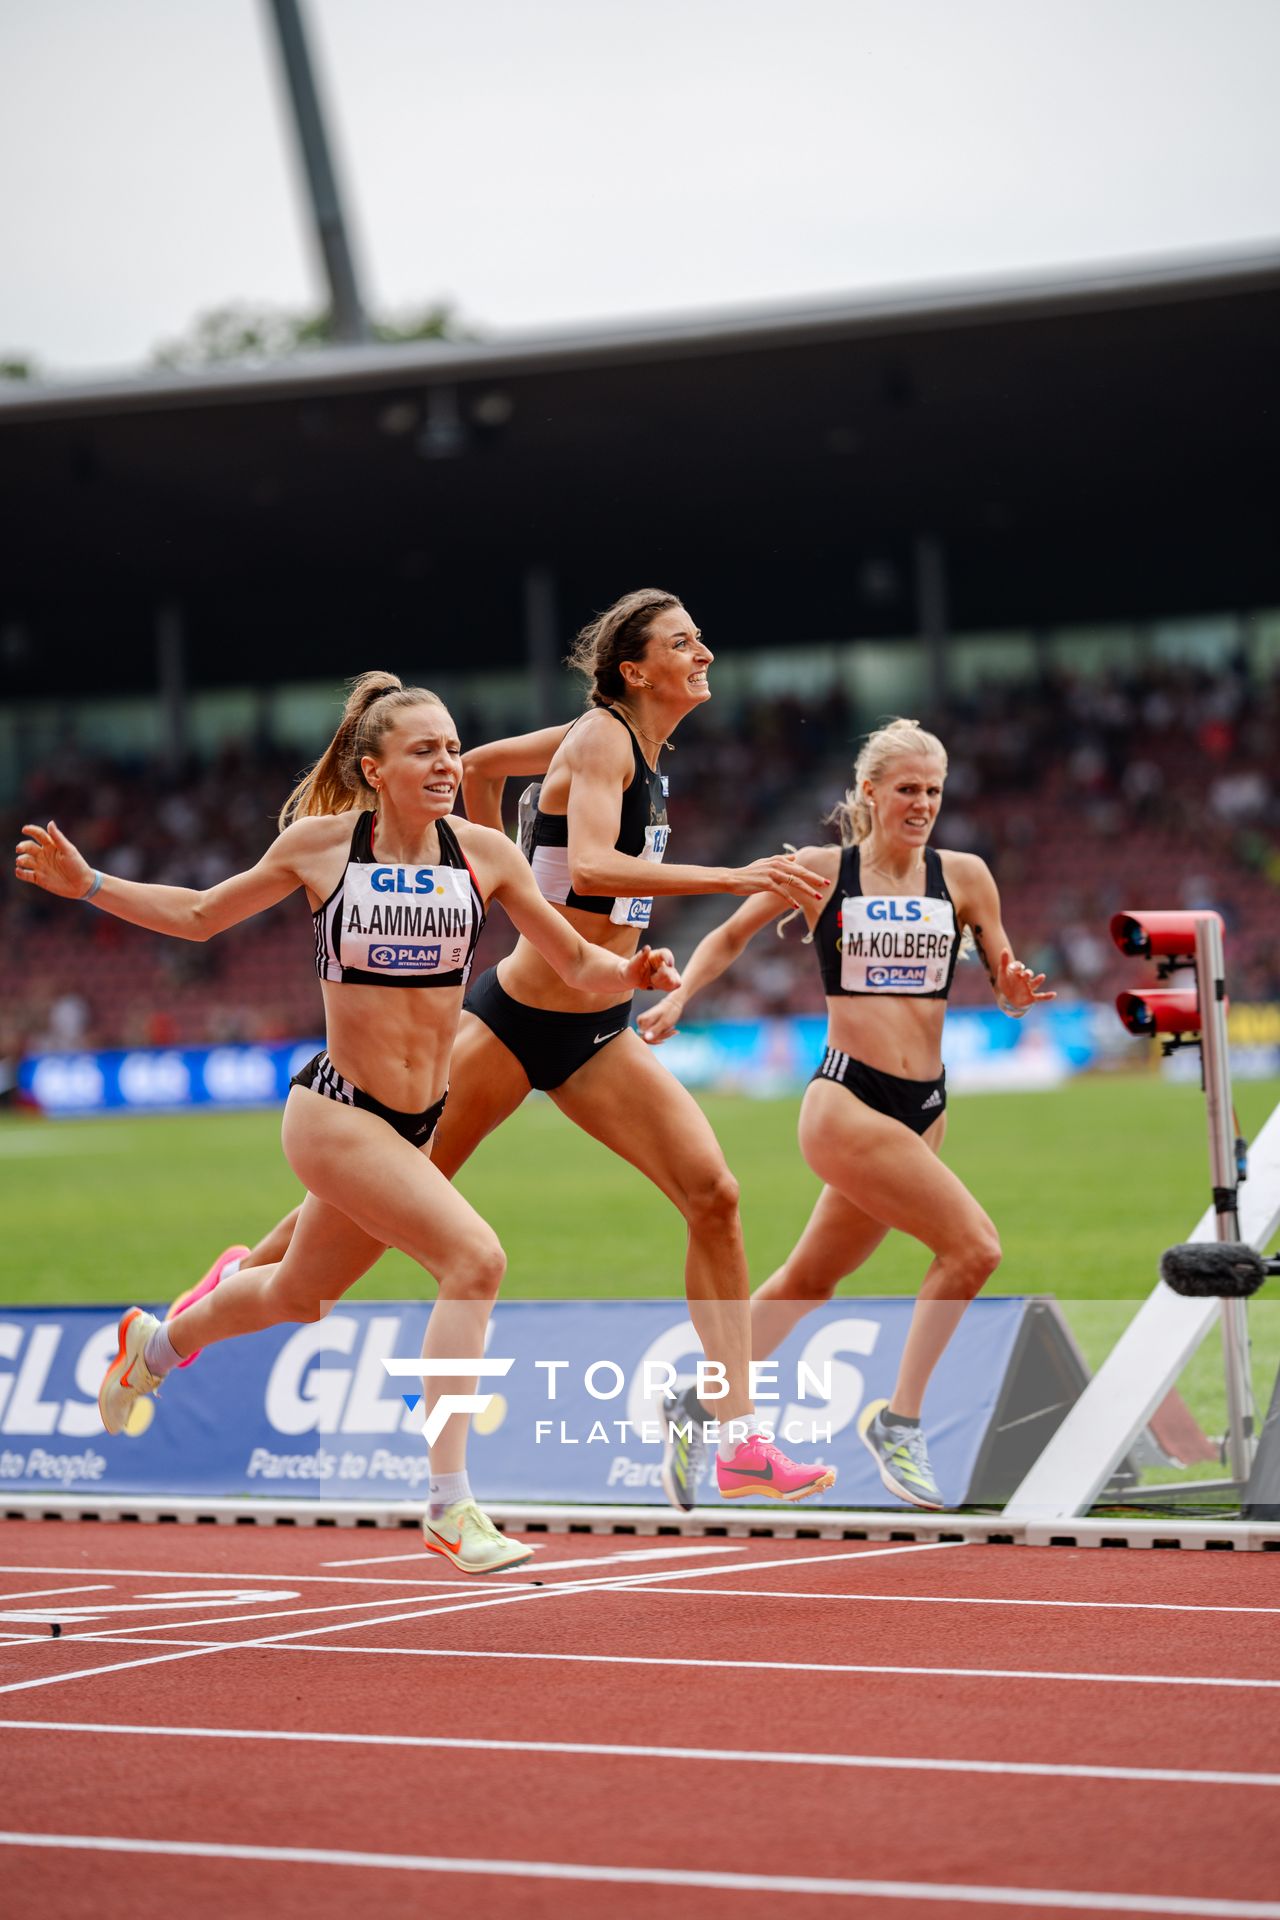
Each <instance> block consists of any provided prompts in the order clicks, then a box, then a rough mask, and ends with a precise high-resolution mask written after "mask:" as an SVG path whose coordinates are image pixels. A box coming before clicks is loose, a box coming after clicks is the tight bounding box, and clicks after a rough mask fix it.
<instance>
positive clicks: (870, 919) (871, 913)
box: [840, 894, 956, 994]
mask: <svg viewBox="0 0 1280 1920" xmlns="http://www.w3.org/2000/svg"><path fill="white" fill-rule="evenodd" d="M955 944H956V916H955V909H954V907H953V906H952V904H951V902H950V901H949V900H938V899H935V898H934V897H933V896H932V895H931V894H924V895H915V894H908V895H901V894H890V895H886V896H883V897H881V896H878V895H874V894H871V895H868V894H858V895H856V896H855V897H853V898H849V897H847V896H846V898H845V899H844V900H842V901H841V903H840V985H841V987H842V988H843V989H844V991H845V992H846V993H894V994H898V993H939V992H941V990H942V988H943V987H945V986H946V984H947V970H948V968H949V967H950V965H951V955H952V953H953V952H954V950H955Z"/></svg>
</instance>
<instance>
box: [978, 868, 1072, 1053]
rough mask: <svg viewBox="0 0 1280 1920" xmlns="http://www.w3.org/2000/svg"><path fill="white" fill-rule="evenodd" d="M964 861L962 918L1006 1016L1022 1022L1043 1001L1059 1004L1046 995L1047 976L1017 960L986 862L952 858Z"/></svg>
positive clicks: (1052, 995)
mask: <svg viewBox="0 0 1280 1920" xmlns="http://www.w3.org/2000/svg"><path fill="white" fill-rule="evenodd" d="M952 857H953V858H958V859H961V860H963V862H964V869H963V875H964V878H963V885H964V892H963V900H964V906H963V908H962V910H961V911H962V916H963V918H964V919H966V920H967V921H968V923H969V929H970V931H971V932H972V934H973V944H974V946H975V947H976V948H977V949H978V958H979V959H980V960H981V962H982V964H983V966H984V967H985V968H986V970H987V978H988V980H989V981H990V982H991V991H992V993H994V995H995V997H996V1004H997V1006H999V1007H1000V1009H1001V1010H1002V1012H1004V1013H1007V1014H1010V1015H1012V1017H1013V1018H1014V1019H1015V1020H1021V1019H1022V1017H1023V1015H1024V1014H1025V1013H1027V1012H1028V1011H1029V1010H1030V1008H1032V1007H1033V1006H1035V1005H1036V1004H1037V1003H1038V1002H1039V1001H1041V1000H1056V999H1057V997H1058V996H1057V994H1056V993H1042V992H1041V991H1040V989H1041V988H1042V987H1043V985H1044V981H1045V976H1044V975H1043V974H1042V973H1032V971H1031V969H1030V967H1026V966H1024V965H1023V963H1022V961H1021V960H1015V959H1014V957H1013V949H1012V948H1011V946H1010V944H1009V936H1008V934H1007V933H1006V932H1005V930H1004V922H1003V921H1002V919H1001V917H1000V895H999V892H998V891H997V888H996V883H995V880H994V878H993V877H992V873H991V869H990V867H988V865H987V863H986V861H985V860H980V859H979V858H978V856H977V854H975V853H968V854H962V855H959V856H952Z"/></svg>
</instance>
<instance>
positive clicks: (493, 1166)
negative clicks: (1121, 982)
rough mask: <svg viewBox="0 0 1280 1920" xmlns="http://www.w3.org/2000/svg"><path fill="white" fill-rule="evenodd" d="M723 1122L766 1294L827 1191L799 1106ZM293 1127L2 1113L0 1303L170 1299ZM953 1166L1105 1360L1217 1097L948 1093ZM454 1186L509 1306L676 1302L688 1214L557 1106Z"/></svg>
mask: <svg viewBox="0 0 1280 1920" xmlns="http://www.w3.org/2000/svg"><path fill="white" fill-rule="evenodd" d="M1278 1100H1280V1081H1274V1080H1273V1081H1264V1082H1253V1083H1248V1084H1245V1085H1242V1086H1241V1087H1240V1088H1239V1089H1238V1090H1237V1105H1238V1110H1239V1115H1240V1121H1241V1124H1242V1126H1243V1128H1244V1130H1245V1133H1246V1134H1252V1133H1254V1132H1256V1131H1257V1129H1258V1128H1259V1127H1260V1126H1261V1124H1262V1122H1263V1120H1264V1119H1265V1118H1266V1116H1267V1114H1268V1113H1270V1111H1271V1110H1272V1108H1273V1107H1274V1106H1275V1105H1276V1103H1277V1101H1278ZM705 1106H706V1110H707V1113H708V1114H709V1116H710V1118H711V1121H712V1124H713V1126H714V1127H715V1129H716V1132H717V1134H718V1135H719V1137H720V1140H721V1142H722V1143H723V1146H724V1149H725V1152H726V1155H727V1157H728V1160H729V1164H730V1165H731V1166H732V1168H733V1169H734V1172H735V1173H736V1174H737V1176H738V1178H739V1180H740V1181H741V1184H742V1212H743V1221H744V1226H745V1232H746V1241H747V1254H748V1258H749V1260H750V1264H751V1272H752V1276H753V1279H755V1280H762V1279H763V1278H764V1277H765V1276H766V1275H767V1274H768V1273H769V1272H770V1271H771V1270H772V1269H773V1268H774V1267H775V1266H776V1265H777V1264H778V1263H779V1262H780V1261H781V1260H782V1258H783V1257H784V1256H785V1254H786V1253H787V1251H788V1249H789V1248H790V1246H791V1245H792V1243H793V1241H794V1240H795V1238H796V1236H797V1234H798V1232H799V1230H800V1228H801V1226H802V1225H803V1223H804V1221H805V1219H806V1217H807V1215H808V1211H809V1208H810V1206H811V1205H812V1202H813V1199H814V1196H815V1195H816V1193H817V1190H818V1189H817V1182H816V1181H815V1180H814V1178H813V1176H812V1175H811V1174H810V1173H809V1172H808V1170H807V1168H806V1167H805V1166H804V1164H803V1162H802V1161H801V1159H800V1156H799V1152H798V1150H797V1148H796V1142H795V1121H796V1113H797V1110H798V1106H799V1101H798V1100H797V1099H787V1100H770V1101H751V1100H745V1099H738V1098H712V1099H708V1100H707V1101H706V1102H705ZM279 1124H280V1123H279V1115H278V1114H276V1113H243V1114H238V1113H236V1114H229V1113H220V1114H184V1115H180V1116H175V1117H169V1116H156V1117H133V1116H130V1117H127V1118H113V1119H109V1120H87V1121H38V1120H30V1119H22V1118H17V1117H12V1118H7V1119H5V1120H4V1121H3V1122H2V1123H0V1190H2V1191H3V1193H4V1207H3V1219H4V1234H3V1241H2V1242H0V1303H6V1304H10V1305H17V1304H37V1303H47V1304H75V1303H81V1302H93V1301H104V1302H116V1301H129V1300H165V1299H167V1298H169V1297H171V1296H172V1295H173V1294H174V1293H176V1292H177V1291H179V1290H180V1288H182V1287H184V1286H187V1285H189V1284H190V1282H191V1281H192V1279H193V1278H195V1277H198V1275H199V1274H200V1273H202V1272H203V1271H204V1269H205V1267H206V1266H207V1265H208V1263H209V1260H210V1258H211V1257H212V1255H213V1254H214V1253H216V1252H217V1250H218V1249H219V1247H221V1246H223V1245H225V1244H226V1243H228V1242H229V1241H232V1240H236V1239H242V1240H245V1241H248V1242H250V1243H252V1242H253V1241H254V1240H255V1239H256V1238H257V1237H259V1236H260V1235H261V1234H262V1233H264V1232H265V1231H266V1229H267V1228H268V1227H269V1226H270V1225H271V1224H272V1223H273V1222H274V1221H275V1219H276V1218H277V1217H278V1216H279V1215H280V1214H281V1213H283V1212H284V1211H286V1210H287V1209H288V1208H289V1207H291V1206H292V1205H293V1204H294V1203H295V1201H296V1200H297V1199H298V1198H299V1188H298V1186H297V1183H296V1181H295V1180H294V1178H293V1176H292V1174H291V1172H290V1170H289V1168H288V1167H287V1165H286V1164H285V1161H284V1158H283V1155H282V1154H281V1152H280V1146H279ZM946 1158H947V1161H948V1163H949V1164H950V1165H951V1166H952V1167H954V1169H955V1170H956V1172H957V1173H958V1174H959V1175H960V1177H961V1178H962V1179H963V1180H964V1181H965V1182H966V1183H967V1184H968V1185H969V1187H970V1188H971V1189H972V1191H973V1192H974V1193H975V1194H976V1195H977V1196H978V1198H979V1199H980V1200H981V1201H982V1203H983V1205H984V1206H985V1207H986V1208H987V1210H988V1212H989V1213H990V1214H991V1216H992V1218H993V1219H994V1220H995V1222H996V1224H997V1226H998V1227H999V1229H1000V1233H1001V1237H1002V1239H1003V1242H1004V1248H1005V1260H1004V1265H1003V1266H1002V1268H1001V1269H1000V1271H999V1273H998V1274H997V1275H996V1277H995V1279H994V1281H993V1282H992V1286H993V1288H995V1289H998V1290H999V1291H1001V1292H1006V1293H1051V1294H1055V1295H1056V1296H1057V1297H1058V1299H1059V1300H1061V1301H1062V1302H1063V1303H1064V1306H1065V1307H1066V1308H1067V1311H1068V1315H1069V1318H1070V1320H1071V1324H1072V1326H1073V1329H1074V1331H1075V1333H1076V1336H1077V1338H1078V1339H1079V1340H1080V1343H1081V1345H1082V1347H1083V1348H1084V1351H1085V1354H1086V1356H1087V1358H1088V1360H1089V1362H1090V1364H1091V1365H1092V1366H1095V1367H1096V1366H1097V1365H1098V1364H1099V1362H1100V1361H1101V1360H1102V1359H1103V1357H1104V1356H1105V1354H1106V1352H1107V1351H1108V1349H1109V1347H1110V1346H1111V1344H1112V1343H1113V1342H1114V1340H1115V1339H1116V1337H1117V1335H1118V1334H1119V1332H1120V1331H1121V1329H1122V1328H1123V1326H1124V1325H1125V1324H1126V1322H1127V1320H1128V1318H1129V1316H1130V1315H1131V1314H1132V1312H1133V1310H1134V1303H1136V1302H1137V1301H1138V1300H1141V1299H1143V1298H1145V1296H1146V1294H1147V1293H1148V1292H1149V1291H1150V1289H1151V1287H1152V1285H1153V1284H1154V1280H1155V1266H1156V1260H1157V1257H1158V1255H1159V1253H1160V1250H1161V1248H1162V1247H1164V1246H1166V1245H1167V1244H1168V1243H1169V1242H1170V1241H1174V1240H1180V1239H1182V1238H1183V1237H1184V1236H1185V1235H1186V1234H1187V1233H1188V1232H1189V1231H1190V1229H1191V1227H1192V1226H1193V1225H1194V1223H1195V1221H1196V1220H1197V1219H1198V1218H1199V1215H1200V1213H1201V1212H1202V1210H1203V1208H1204V1206H1205V1205H1206V1203H1207V1198H1208V1184H1209V1176H1208V1156H1207V1146H1206V1137H1205V1120H1204V1103H1203V1099H1202V1097H1201V1095H1200V1092H1199V1090H1198V1089H1197V1088H1194V1087H1175V1086H1169V1085H1166V1084H1164V1083H1163V1082H1161V1081H1159V1080H1157V1079H1155V1078H1154V1077H1149V1076H1146V1075H1141V1076H1133V1077H1129V1076H1118V1077H1107V1078H1101V1077H1099V1078H1088V1079H1081V1080H1078V1081H1073V1082H1071V1083H1070V1084H1068V1085H1067V1086H1066V1087H1064V1088H1062V1089H1061V1090H1060V1091H1057V1092H1054V1093H1031V1094H1016V1093H1009V1094H985V1095H969V1096H961V1097H959V1098H956V1099H953V1101H952V1104H951V1126H950V1133H949V1137H948V1141H947V1149H946ZM458 1184H459V1186H460V1187H461V1188H462V1189H463V1191H464V1192H465V1193H466V1194H467V1196H468V1198H469V1199H470V1200H471V1201H472V1203H473V1204H474V1205H475V1206H476V1207H477V1208H478V1209H479V1210H480V1212H481V1213H482V1214H483V1215H484V1216H485V1217H486V1218H487V1219H488V1220H490V1221H492V1223H493V1225H494V1226H495V1227H496V1229H497V1231H498V1233H499V1234H500V1235H501V1238H502V1241H503V1244H504V1245H505V1247H506V1249H507V1254H508V1258H509V1261H510V1267H509V1271H508V1275H507V1282H506V1292H507V1294H508V1296H510V1297H513V1298H521V1299H529V1298H537V1297H539V1296H543V1297H547V1298H557V1297H558V1298H567V1297H571V1296H591V1295H614V1296H618V1297H623V1298H636V1297H640V1296H646V1295H647V1296H654V1295H678V1294H679V1293H680V1291H681V1267H682V1260H683V1251H684V1229H683V1224H682V1222H681V1221H680V1220H679V1218H678V1216H677V1215H676V1214H675V1212H674V1210H673V1209H672V1208H671V1207H670V1206H669V1205H668V1203H667V1202H666V1201H665V1200H664V1199H663V1198H662V1196H661V1195H660V1194H659V1193H657V1192H656V1191H655V1190H654V1189H652V1188H651V1187H650V1186H649V1185H648V1183H647V1182H646V1181H644V1180H643V1179H641V1177H640V1176H639V1175H638V1174H637V1173H635V1172H634V1170H633V1169H632V1168H630V1167H628V1166H625V1165H624V1164H623V1163H622V1162H621V1161H619V1160H616V1159H615V1158H614V1157H613V1156H612V1155H611V1154H609V1153H607V1152H605V1150H604V1149H603V1148H601V1147H599V1146H597V1145H596V1144H595V1142H593V1141H591V1140H588V1139H587V1138H586V1137H585V1136H584V1135H583V1134H581V1133H579V1132H578V1131H577V1130H576V1128H574V1127H571V1126H570V1125H569V1124H568V1123H567V1122H566V1121H565V1120H564V1119H563V1118H562V1116H561V1115H560V1114H559V1113H557V1112H556V1110H555V1108H554V1107H553V1106H552V1105H551V1104H550V1102H549V1101H546V1100H531V1101H529V1102H528V1103H527V1104H526V1106H525V1107H524V1108H523V1109H522V1110H521V1112H520V1113H518V1114H517V1115H516V1116H515V1117H514V1118H513V1119H512V1120H511V1121H510V1122H509V1123H508V1124H507V1125H506V1126H505V1127H504V1128H502V1129H501V1131H500V1132H499V1133H498V1134H497V1135H495V1136H494V1137H493V1138H492V1139H491V1140H489V1141H488V1142H486V1144H485V1145H484V1146H483V1147H482V1148H481V1150H480V1152H479V1153H478V1154H477V1155H476V1157H475V1159H474V1160H473V1161H472V1163H471V1164H470V1165H469V1166H468V1167H467V1168H466V1169H464V1171H463V1173H462V1175H461V1176H460V1178H459V1182H458ZM925 1264H926V1262H925V1257H924V1255H923V1254H922V1251H921V1249H920V1248H919V1247H918V1246H916V1245H915V1243H914V1242H912V1241H909V1240H906V1239H903V1238H902V1237H900V1236H891V1237H890V1239H889V1240H888V1241H887V1242H886V1244H885V1246H884V1247H883V1248H882V1249H881V1250H880V1252H879V1253H878V1254H877V1255H876V1257H875V1259H874V1260H873V1261H872V1262H871V1263H870V1264H869V1265H868V1266H867V1267H866V1268H865V1269H864V1270H863V1272H862V1273H861V1274H860V1275H859V1276H858V1279H857V1281H856V1282H853V1283H849V1284H850V1287H851V1288H853V1287H855V1286H856V1289H857V1290H858V1291H860V1292H864V1293H873V1294H875V1293H911V1292H914V1290H915V1288H916V1287H917V1285H918V1284H919V1280H920V1276H921V1274H922V1272H923V1270H924V1266H925ZM425 1284H426V1285H427V1286H428V1287H429V1286H430V1282H426V1283H425ZM423 1285H424V1282H423V1277H422V1275H421V1273H420V1271H419V1269H417V1268H416V1267H415V1266H413V1264H412V1263H411V1262H410V1261H408V1260H406V1259H405V1258H404V1257H403V1256H402V1255H400V1254H395V1253H391V1254H388V1255H387V1256H386V1258H385V1259H384V1260H383V1261H382V1262H381V1263H380V1264H379V1266H378V1267H377V1268H376V1269H375V1270H374V1272H373V1273H372V1274H370V1275H369V1276H368V1277H367V1278H366V1279H365V1280H364V1281H362V1282H361V1284H360V1286H359V1288H358V1289H357V1292H356V1296H355V1297H357V1298H365V1299H374V1298H382V1299H398V1298H404V1297H413V1296H416V1295H418V1294H419V1293H420V1292H421V1291H422V1288H423ZM1251 1311H1252V1320H1253V1340H1254V1355H1255V1375H1256V1387H1257V1392H1258V1394H1259V1397H1260V1398H1261V1399H1262V1401H1263V1404H1264V1405H1265V1401H1266V1398H1267V1397H1268V1396H1269V1392H1270V1384H1271V1380H1272V1378H1273V1377H1274V1374H1275V1369H1276V1366H1277V1363H1278V1362H1280V1311H1278V1310H1277V1308H1276V1307H1275V1306H1273V1305H1272V1303H1271V1301H1270V1300H1269V1299H1268V1298H1267V1297H1266V1296H1265V1295H1264V1296H1263V1298H1262V1299H1261V1300H1260V1301H1257V1302H1255V1303H1254V1307H1253V1309H1252V1310H1251ZM1220 1374H1221V1367H1220V1362H1219V1359H1218V1355H1217V1352H1216V1343H1215V1342H1213V1341H1210V1342H1207V1343H1206V1345H1205V1347H1204V1348H1202V1350H1201V1352H1200V1354H1199V1355H1198V1356H1197V1357H1196V1359H1195V1360H1194V1361H1193V1363H1192V1365H1191V1367H1189V1368H1188V1372H1187V1376H1186V1379H1185V1381H1184V1391H1185V1392H1186V1393H1187V1397H1188V1398H1189V1399H1190V1400H1191V1402H1192V1404H1193V1406H1194V1408H1195V1410H1196V1412H1197V1414H1198V1415H1199V1417H1200V1419H1201V1423H1202V1424H1203V1425H1204V1426H1205V1428H1206V1430H1207V1431H1209V1432H1211V1433H1216V1432H1218V1431H1220V1430H1221V1426H1222V1423H1223V1421H1222V1410H1221V1402H1222V1390H1221V1382H1220Z"/></svg>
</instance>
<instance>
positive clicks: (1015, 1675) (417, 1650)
mask: <svg viewBox="0 0 1280 1920" xmlns="http://www.w3.org/2000/svg"><path fill="white" fill-rule="evenodd" d="M356 1624H357V1625H358V1624H359V1622H357V1623H356ZM377 1624H378V1625H379V1626H381V1625H383V1624H384V1622H382V1621H379V1622H378V1623H377ZM245 1644H246V1645H247V1646H267V1645H270V1644H278V1643H271V1642H268V1641H252V1640H251V1641H247V1642H246V1643H245ZM283 1651H284V1652H286V1653H372V1654H386V1655H388V1656H391V1657H394V1658H395V1659H401V1658H411V1659H428V1660H567V1661H573V1662H575V1663H578V1664H586V1665H588V1666H602V1667H719V1668H727V1670H728V1671H729V1672H730V1673H888V1674H900V1675H903V1676H905V1677H907V1678H912V1677H918V1678H922V1679H928V1680H934V1679H939V1680H1079V1681H1084V1682H1088V1683H1092V1684H1094V1685H1097V1686H1125V1687H1244V1688H1261V1689H1263V1690H1264V1691H1265V1690H1267V1689H1274V1688H1277V1687H1280V1680H1249V1679H1244V1678H1238V1677H1236V1676H1234V1675H1218V1674H1209V1673H1197V1674H1164V1673H1066V1672H1058V1671H1056V1670H1053V1669H1050V1668H1043V1667H898V1666H872V1665H860V1666H855V1665H853V1664H852V1663H846V1662H839V1663H829V1662H825V1661H821V1660H711V1659H696V1658H693V1657H691V1656H680V1655H676V1654H652V1653H650V1654H645V1653H519V1652H514V1651H509V1650H508V1649H506V1648H502V1649H500V1650H499V1649H494V1648H485V1649H483V1650H481V1649H478V1648H475V1647H359V1646H354V1647H353V1646H351V1645H347V1646H343V1647H312V1646H297V1645H292V1646H287V1647H285V1648H284V1649H283ZM5 1691H6V1689H5V1688H3V1687H0V1693H3V1692H5Z"/></svg>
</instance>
